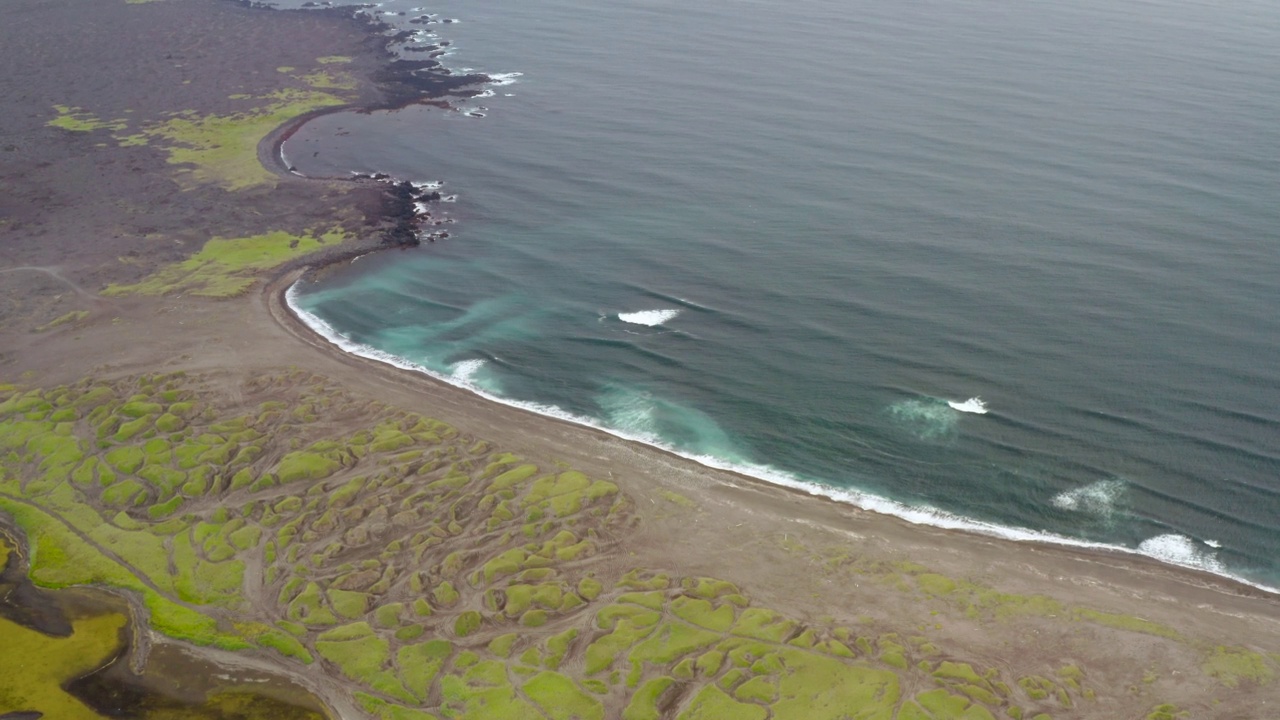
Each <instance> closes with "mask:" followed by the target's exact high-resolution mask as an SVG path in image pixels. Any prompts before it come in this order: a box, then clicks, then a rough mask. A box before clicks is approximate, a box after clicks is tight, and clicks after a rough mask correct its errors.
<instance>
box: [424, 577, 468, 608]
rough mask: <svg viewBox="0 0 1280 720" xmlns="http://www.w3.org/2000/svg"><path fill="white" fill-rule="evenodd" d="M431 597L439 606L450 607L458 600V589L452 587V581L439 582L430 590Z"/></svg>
mask: <svg viewBox="0 0 1280 720" xmlns="http://www.w3.org/2000/svg"><path fill="white" fill-rule="evenodd" d="M431 597H432V598H433V599H434V600H435V601H436V605H439V606H440V607H452V606H453V605H454V604H455V603H457V602H458V598H459V597H461V596H460V595H458V591H457V590H455V589H454V588H453V583H451V582H449V581H448V580H446V581H444V582H442V583H440V584H439V585H437V586H436V587H435V589H434V590H432V591H431Z"/></svg>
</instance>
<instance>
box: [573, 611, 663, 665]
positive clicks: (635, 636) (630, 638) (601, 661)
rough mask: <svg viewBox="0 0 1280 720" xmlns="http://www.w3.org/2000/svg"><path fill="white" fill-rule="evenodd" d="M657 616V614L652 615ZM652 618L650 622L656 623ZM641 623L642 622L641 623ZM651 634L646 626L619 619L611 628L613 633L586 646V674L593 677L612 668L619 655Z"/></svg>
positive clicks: (655, 618)
mask: <svg viewBox="0 0 1280 720" xmlns="http://www.w3.org/2000/svg"><path fill="white" fill-rule="evenodd" d="M653 615H655V616H657V613H653ZM656 621H657V617H654V618H653V620H652V622H656ZM641 622H643V620H642V621H641ZM650 632H652V629H651V628H650V627H649V626H648V625H647V624H645V625H637V624H636V621H635V620H632V619H629V618H626V619H619V620H618V621H617V622H616V624H615V625H614V626H613V632H611V633H609V634H608V635H604V636H602V637H600V638H598V639H596V641H595V642H593V643H591V644H590V645H589V646H587V653H586V674H587V675H594V674H596V673H598V672H603V671H606V670H608V669H609V668H611V667H613V664H614V661H615V660H617V657H618V655H619V653H621V652H622V651H623V650H626V649H627V648H629V647H631V646H632V645H634V644H635V643H636V642H638V641H640V640H641V639H642V638H644V637H645V636H646V635H648V634H649V633H650Z"/></svg>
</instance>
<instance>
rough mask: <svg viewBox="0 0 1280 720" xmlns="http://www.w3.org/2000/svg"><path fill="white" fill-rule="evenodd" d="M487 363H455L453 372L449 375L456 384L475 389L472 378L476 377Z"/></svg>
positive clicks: (483, 361) (477, 361)
mask: <svg viewBox="0 0 1280 720" xmlns="http://www.w3.org/2000/svg"><path fill="white" fill-rule="evenodd" d="M485 362H487V361H485V360H463V361H461V362H458V363H454V364H453V372H452V373H451V374H450V375H449V377H450V378H451V379H452V380H453V381H454V382H455V383H458V384H462V385H466V386H468V387H474V386H475V383H474V382H472V378H473V377H475V374H476V373H477V372H479V371H480V368H482V367H484V365H485Z"/></svg>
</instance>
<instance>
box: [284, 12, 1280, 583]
mask: <svg viewBox="0 0 1280 720" xmlns="http://www.w3.org/2000/svg"><path fill="white" fill-rule="evenodd" d="M397 2H398V0H397V1H396V2H388V3H385V4H383V6H381V8H380V10H381V11H382V12H388V13H394V12H399V11H404V12H406V13H407V14H406V16H405V17H412V16H413V14H414V12H415V10H414V8H415V7H416V6H412V5H410V4H409V3H403V5H404V7H401V6H400V4H397ZM419 12H430V13H432V14H434V16H435V18H436V19H437V20H439V19H450V20H457V22H454V23H448V24H444V23H433V24H428V25H419V26H417V27H419V28H423V27H426V28H429V29H431V31H432V32H435V33H437V34H438V35H437V36H438V37H443V38H447V39H448V41H449V42H450V43H451V44H450V45H449V50H448V54H447V55H446V56H445V57H444V61H445V62H446V64H448V65H450V66H451V67H454V68H457V69H459V70H462V69H475V70H477V71H484V72H488V73H492V74H495V75H496V76H497V77H499V78H500V80H501V82H498V83H494V84H493V85H492V86H490V87H488V88H487V89H486V90H485V92H483V93H482V94H481V95H480V96H479V97H475V98H470V99H459V100H457V101H456V102H455V103H454V106H453V108H452V109H442V108H439V107H410V108H406V109H403V110H399V111H392V112H377V113H372V114H358V113H342V114H336V115H331V116H327V117H322V118H320V119H317V120H315V121H312V122H311V123H309V124H308V125H306V126H305V127H304V128H303V129H302V130H301V131H300V132H299V133H297V134H296V135H295V136H294V137H293V138H292V139H291V140H290V141H289V142H288V144H287V146H286V152H288V154H289V157H290V162H292V163H294V164H296V165H297V166H298V169H299V171H300V172H303V173H304V174H311V175H342V174H346V173H349V172H353V171H359V172H387V173H391V174H392V175H395V176H396V177H400V178H405V179H410V180H414V181H419V182H428V181H441V182H443V183H444V184H443V186H442V192H443V193H445V194H446V195H447V196H450V197H453V198H456V202H453V203H449V204H445V205H441V206H439V207H438V208H436V209H435V210H434V212H436V213H437V215H438V216H442V217H443V216H447V217H448V218H449V219H451V220H453V221H455V222H454V223H453V224H452V225H450V226H449V228H448V229H449V232H450V236H449V237H448V238H446V239H444V240H441V241H439V242H436V243H433V244H427V245H424V246H423V247H421V248H419V249H416V250H412V251H403V252H401V251H396V252H388V253H384V254H379V255H374V256H369V257H366V258H363V259H360V260H359V261H358V262H356V263H354V264H352V265H350V266H349V267H346V268H343V269H341V270H339V271H337V272H334V273H331V274H329V275H328V276H327V277H326V278H325V279H324V280H323V281H322V282H320V283H316V284H305V285H302V286H299V287H298V288H296V289H295V291H294V292H293V293H292V294H291V298H292V302H293V304H294V305H295V307H296V308H297V309H299V310H300V311H301V312H303V313H304V316H305V317H306V318H308V319H309V320H310V321H311V322H313V324H315V325H316V326H317V327H318V328H321V329H322V330H323V331H325V332H326V333H327V334H329V335H330V336H331V337H332V338H334V339H335V340H337V341H340V342H341V343H342V344H343V345H344V346H345V347H347V348H348V349H350V350H353V351H359V352H364V353H366V354H373V355H378V356H380V357H383V358H385V359H388V360H392V361H395V362H398V363H400V364H405V365H412V366H414V367H418V368H420V369H422V370H423V371H425V372H430V373H432V374H435V375H436V376H438V377H441V378H444V379H447V380H449V381H451V382H454V383H457V384H460V385H463V386H465V387H468V388H471V389H473V390H475V391H476V392H479V393H481V394H483V395H485V396H487V397H490V398H493V399H497V400H500V401H504V402H510V403H515V404H523V405H525V406H527V407H531V408H533V409H536V410H538V411H540V412H545V413H548V414H553V415H559V416H561V417H566V418H571V419H575V420H577V421H579V422H584V423H589V424H594V425H596V426H599V427H604V428H607V429H610V430H612V431H614V432H616V433H618V434H620V435H624V436H626V437H631V438H635V439H639V440H642V441H645V442H651V443H655V444H660V445H663V446H665V447H668V448H671V449H674V450H677V451H679V452H681V453H683V454H685V455H688V456H690V457H695V458H698V459H700V460H701V461H703V462H706V463H708V464H712V465H717V466H722V467H733V468H736V469H739V470H743V471H745V472H749V473H752V474H755V475H757V476H760V477H763V478H766V479H769V480H772V481H775V482H783V483H788V484H795V485H803V486H806V487H811V488H820V489H821V490H820V491H821V492H823V493H825V494H828V495H831V496H834V497H838V498H841V499H844V500H847V501H850V502H857V503H859V504H862V505H864V506H868V507H872V508H876V509H880V510H884V511H888V512H894V513H897V514H899V515H902V516H904V517H908V518H910V519H912V520H913V521H917V522H931V523H935V524H941V525H946V526H952V527H969V528H972V529H977V530H980V531H984V532H991V533H996V534H1004V535H1007V536H1011V537H1024V538H1035V537H1039V538H1053V539H1057V540H1058V541H1062V542H1076V543H1081V544H1100V545H1111V546H1117V547H1122V548H1127V549H1129V550H1131V551H1135V552H1142V553H1145V554H1148V555H1151V556H1153V557H1159V558H1161V559H1163V560H1166V561H1169V562H1174V563H1179V564H1184V565H1192V566H1197V567H1201V568H1205V569H1208V570H1211V571H1214V572H1220V573H1226V574H1231V575H1235V576H1239V577H1243V578H1246V579H1248V580H1250V581H1252V582H1255V583H1258V584H1263V585H1280V289H1278V288H1280V200H1278V199H1277V198H1278V197H1280V196H1278V195H1277V189H1280V124H1277V123H1276V118H1277V117H1280V73H1277V72H1276V68H1280V43H1276V42H1275V38H1277V37H1280V9H1278V8H1276V7H1275V6H1274V5H1273V4H1270V3H1265V2H1260V1H1255V0H1224V1H1223V2H1216V3H1202V2H1191V1H1188V0H1144V1H1122V2H1115V1H1114V0H1109V1H1105V2H1104V1H1103V0H1068V1H1067V2H1052V3H1050V2H1030V3H1007V2H999V1H997V0H955V1H952V2H946V3H938V2H927V1H926V2H906V3H904V2H901V1H900V0H857V1H855V2H849V1H848V0H798V2H794V3H786V4H781V5H780V4H776V3H763V2H757V1H754V0H735V1H734V2H724V1H723V0H684V1H682V2H674V1H670V0H614V1H612V2H607V3H581V2H572V1H571V0H524V1H523V2H520V3H502V4H496V3H474V2H468V1H467V0H448V1H446V2H439V3H433V4H432V5H430V6H429V7H425V8H424V9H423V10H420V11H419ZM389 17H393V18H394V17H396V16H389Z"/></svg>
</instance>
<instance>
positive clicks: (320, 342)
mask: <svg viewBox="0 0 1280 720" xmlns="http://www.w3.org/2000/svg"><path fill="white" fill-rule="evenodd" d="M329 264H331V261H329V260H328V259H327V258H324V259H322V261H321V263H320V264H317V265H303V266H302V267H296V268H292V269H291V270H290V271H288V272H284V273H280V274H278V275H277V276H276V277H275V278H274V279H273V280H272V281H271V282H270V283H268V284H267V286H266V288H265V289H264V293H263V294H264V298H265V302H266V305H267V309H268V312H269V313H270V315H271V316H272V318H273V319H274V320H275V321H276V323H277V324H279V325H280V326H281V327H282V328H283V329H285V330H286V331H288V332H289V333H290V334H291V335H293V336H294V337H295V338H296V339H298V340H299V341H301V342H303V343H305V344H307V345H310V346H311V347H313V348H315V349H317V350H319V351H321V352H324V353H326V354H328V355H330V356H331V357H335V358H337V359H339V360H340V361H341V362H343V363H344V364H347V365H349V366H353V367H359V368H363V369H373V370H374V371H375V372H377V373H379V374H382V375H384V376H387V377H389V378H393V379H395V380H398V381H407V384H409V385H410V386H411V387H412V386H415V385H416V386H418V387H419V388H422V387H425V388H429V389H430V390H431V391H432V392H433V393H450V394H453V393H456V394H457V395H458V396H459V397H460V398H461V399H462V402H472V403H474V402H482V403H485V404H486V405H489V406H490V407H491V408H492V409H493V410H495V411H498V412H506V411H507V410H508V409H509V410H511V411H515V412H517V413H520V414H524V415H526V416H527V417H529V418H534V419H536V422H539V423H549V424H552V425H557V426H560V427H564V428H572V429H573V430H574V431H576V432H583V433H585V434H586V435H587V436H588V437H590V436H595V437H596V438H598V439H608V440H610V441H621V442H624V443H626V444H627V445H628V446H629V447H630V448H631V449H633V450H635V451H637V452H638V453H640V454H643V453H655V454H657V455H659V456H661V457H664V458H666V459H668V460H669V461H673V462H675V463H680V464H687V465H689V466H695V467H697V468H698V469H700V471H701V472H702V473H703V474H723V476H724V477H725V478H726V479H729V480H730V482H736V483H737V484H738V485H740V486H747V487H750V488H752V489H756V490H760V491H766V492H779V491H780V492H782V493H783V494H784V495H787V496H790V497H802V498H804V499H805V502H812V501H813V499H814V498H818V499H819V502H827V503H831V504H833V505H836V506H839V507H844V508H850V509H854V510H857V511H859V512H862V513H867V514H869V515H872V516H874V517H875V518H876V519H878V520H879V521H881V522H893V523H897V524H900V525H901V526H902V527H905V528H911V529H916V530H924V529H929V530H932V531H937V532H942V533H955V534H960V535H964V536H968V537H973V538H985V539H994V540H997V541H1003V542H1009V543H1014V544H1016V545H1023V546H1031V547H1038V548H1042V549H1049V550H1054V551H1057V552H1062V553H1066V554H1070V555H1073V556H1077V557H1079V558H1081V559H1085V560H1090V561H1102V560H1108V561H1115V562H1117V563H1119V564H1123V565H1126V566H1135V565H1136V566H1137V567H1143V568H1149V569H1157V570H1162V571H1168V572H1171V573H1176V574H1177V575H1178V576H1179V577H1180V579H1181V580H1182V581H1184V582H1185V583H1186V584H1188V585H1192V586H1196V587H1200V588H1206V589H1212V590H1215V591H1217V592H1223V593H1228V594H1231V595H1235V596H1239V597H1249V598H1264V599H1268V600H1280V589H1277V588H1272V587H1269V586H1266V585H1262V584H1260V583H1253V582H1250V581H1249V580H1247V579H1245V578H1242V577H1238V576H1234V575H1230V574H1227V573H1217V572H1213V571H1211V570H1208V569H1205V568H1201V567H1196V566H1190V565H1183V564H1179V563H1174V562H1168V561H1165V560H1162V559H1160V558H1157V557H1154V556H1152V555H1149V554H1146V553H1144V552H1142V551H1140V550H1138V549H1136V548H1127V547H1123V546H1119V545H1110V544H1105V543H1094V542H1089V541H1084V540H1075V539H1073V538H1068V537H1065V536H1056V535H1052V534H1049V533H1042V532H1038V531H1034V530H1026V529H1022V528H1004V527H1002V526H997V525H994V524H991V523H983V522H981V521H975V520H971V519H968V518H963V517H959V516H951V517H955V518H956V519H955V521H953V522H950V523H945V524H944V523H939V522H929V521H926V520H925V519H924V516H925V515H927V514H928V513H927V512H926V511H924V510H921V509H918V508H911V507H910V506H906V505H901V504H900V503H896V502H895V501H885V502H887V503H892V504H896V505H899V506H900V507H902V508H903V510H904V513H903V515H898V514H894V513H892V512H885V511H884V510H881V509H879V508H876V507H868V506H867V505H864V504H860V503H858V502H857V501H856V500H855V499H854V496H856V495H861V496H863V497H870V496H866V495H865V494H863V493H858V492H856V491H854V492H848V493H840V492H839V491H838V490H836V489H834V488H831V489H828V488H826V487H824V486H820V485H817V484H810V483H801V482H797V483H796V484H795V485H791V484H785V483H782V482H775V481H771V480H769V479H767V478H763V477H758V476H755V475H752V474H749V473H747V472H744V471H743V470H740V469H737V468H734V467H731V466H727V465H715V464H711V463H709V462H705V461H703V460H701V459H699V458H695V457H690V456H686V455H683V454H681V453H679V452H677V451H675V450H672V449H669V448H666V447H663V446H661V445H657V444H653V443H648V442H644V441H643V440H640V439H636V438H632V437H627V436H625V435H622V434H618V433H614V432H611V431H609V430H607V429H605V428H602V427H600V426H598V425H595V424H590V423H588V422H585V421H575V420H574V419H571V418H570V417H560V416H556V415H550V414H543V413H539V412H537V411H535V410H533V409H531V408H529V407H525V406H524V405H522V404H520V403H517V402H515V401H511V402H506V401H504V400H503V399H501V398H494V397H490V396H488V395H486V394H483V393H481V392H479V391H476V390H473V389H470V388H466V387H463V386H460V385H455V384H453V383H450V382H447V381H446V380H443V379H441V378H438V377H436V376H435V375H433V374H430V373H428V372H425V371H422V370H414V369H412V368H408V367H401V366H399V365H396V364H393V363H391V362H388V361H384V360H381V359H378V358H375V357H369V356H366V355H362V354H358V353H355V352H349V351H348V350H346V349H344V348H342V347H341V346H340V345H338V344H337V343H336V342H334V341H333V340H331V339H330V338H328V337H326V336H325V335H323V334H322V333H320V332H319V331H317V330H316V329H315V328H313V327H312V326H311V325H310V324H308V323H307V321H306V320H304V319H303V318H302V317H300V316H299V315H298V312H297V310H296V309H295V308H294V307H293V305H292V303H291V302H290V298H289V294H290V292H291V291H292V290H293V288H294V286H295V285H296V284H297V283H298V282H300V281H302V280H304V279H305V278H306V277H308V276H309V275H310V274H311V273H312V272H313V271H318V270H321V269H323V268H324V267H325V266H327V265H329ZM406 362H407V361H406ZM410 364H411V363H410ZM500 407H501V408H503V409H502V410H498V408H500ZM841 494H845V495H848V496H849V498H848V499H844V498H841V497H838V495H841ZM877 499H880V498H877ZM912 515H917V516H919V517H920V519H919V520H914V519H912V517H911V516H912ZM940 517H941V518H942V519H943V520H944V521H945V520H946V516H940ZM1016 531H1023V532H1025V533H1026V537H1012V536H1011V534H1012V533H1013V532H1016Z"/></svg>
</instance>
